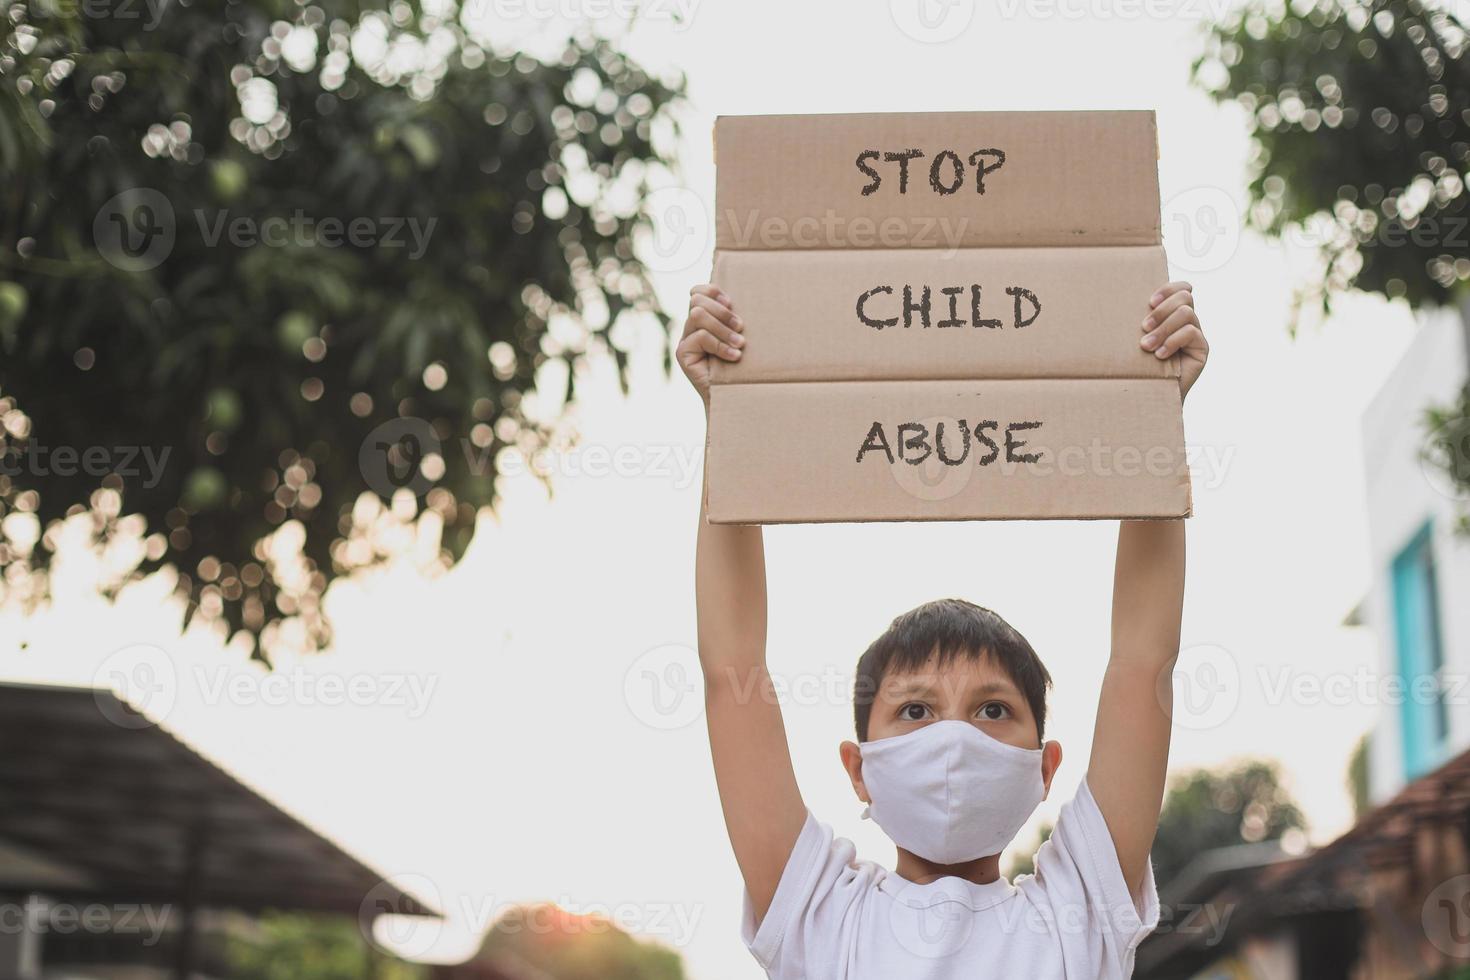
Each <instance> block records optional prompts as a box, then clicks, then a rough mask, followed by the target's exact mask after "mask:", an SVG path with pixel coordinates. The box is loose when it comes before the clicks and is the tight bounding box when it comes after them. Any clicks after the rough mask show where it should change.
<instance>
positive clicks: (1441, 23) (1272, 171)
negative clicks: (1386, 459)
mask: <svg viewBox="0 0 1470 980" xmlns="http://www.w3.org/2000/svg"><path fill="white" fill-rule="evenodd" d="M1194 77H1195V80H1196V82H1197V83H1198V84H1199V85H1201V86H1202V87H1203V88H1204V89H1205V90H1206V91H1208V92H1209V93H1210V94H1212V95H1213V96H1214V97H1215V98H1216V99H1217V100H1220V101H1227V100H1228V101H1234V102H1236V103H1237V104H1238V105H1239V106H1240V107H1241V108H1242V109H1243V110H1244V111H1245V113H1246V116H1247V119H1248V121H1249V126H1250V131H1251V137H1252V143H1253V157H1252V161H1251V166H1252V177H1251V182H1250V186H1249V196H1250V204H1251V207H1250V211H1249V221H1250V223H1251V224H1252V225H1253V226H1254V227H1256V228H1257V229H1258V230H1260V231H1262V232H1264V233H1266V234H1268V235H1273V236H1280V235H1283V234H1285V233H1286V232H1288V231H1292V232H1295V233H1297V234H1301V235H1305V236H1307V237H1308V240H1310V241H1315V242H1317V243H1318V246H1319V249H1320V258H1321V279H1320V281H1319V282H1316V283H1313V284H1311V286H1309V287H1308V288H1307V289H1306V290H1305V291H1304V292H1301V293H1298V295H1297V299H1296V306H1295V308H1294V310H1293V313H1292V320H1291V324H1292V329H1293V330H1295V329H1296V325H1297V323H1298V321H1299V316H1300V312H1301V307H1302V305H1303V304H1304V303H1305V302H1306V301H1308V300H1310V299H1315V300H1316V301H1317V303H1318V304H1319V305H1320V308H1321V311H1322V312H1323V313H1324V314H1325V313H1328V312H1330V311H1331V307H1332V300H1333V297H1334V296H1336V295H1338V294H1340V293H1342V292H1343V291H1345V290H1348V289H1354V288H1355V289H1360V290H1364V291H1367V292H1372V293H1378V294H1380V295H1383V296H1386V297H1388V298H1390V299H1398V298H1402V299H1404V300H1406V301H1407V302H1409V303H1410V304H1411V305H1412V306H1414V307H1416V308H1418V307H1421V306H1432V305H1447V304H1453V303H1456V302H1464V301H1466V298H1467V289H1466V282H1467V280H1470V194H1467V192H1466V188H1465V179H1466V178H1465V175H1466V174H1467V173H1470V113H1467V112H1466V111H1465V107H1466V106H1467V105H1470V35H1467V31H1466V28H1465V26H1464V25H1463V24H1462V23H1461V22H1460V21H1459V19H1458V18H1456V17H1455V15H1454V14H1453V13H1451V12H1449V11H1448V10H1446V9H1442V8H1440V7H1436V6H1432V5H1430V4H1427V3H1423V2H1420V0H1312V2H1308V3H1296V4H1287V3H1285V2H1284V0H1253V2H1251V3H1249V4H1247V5H1246V6H1245V7H1243V8H1238V9H1236V10H1235V11H1234V12H1233V13H1232V14H1230V15H1229V16H1228V17H1227V18H1226V19H1225V20H1224V21H1223V22H1221V23H1219V24H1216V25H1214V26H1213V27H1212V29H1211V32H1210V35H1209V39H1208V42H1207V45H1206V48H1205V51H1204V53H1203V54H1202V55H1201V57H1200V58H1199V59H1198V61H1197V62H1196V63H1195V66H1194ZM1462 315H1463V316H1465V318H1466V319H1465V322H1466V344H1467V352H1470V311H1467V312H1465V313H1462ZM1426 424H1427V427H1428V428H1429V429H1430V430H1431V438H1430V442H1429V445H1428V448H1427V455H1428V456H1429V457H1430V458H1431V459H1432V460H1433V461H1435V462H1437V463H1439V465H1441V466H1442V467H1444V468H1445V469H1446V471H1447V472H1448V473H1449V475H1450V476H1451V478H1452V479H1453V480H1454V481H1455V484H1456V485H1457V486H1458V487H1460V488H1463V489H1464V490H1465V491H1466V492H1470V384H1467V386H1466V388H1465V389H1464V391H1462V392H1461V395H1460V399H1459V402H1458V404H1453V405H1449V406H1442V407H1439V408H1436V409H1431V410H1430V412H1429V414H1428V415H1427V416H1426ZM1467 528H1470V525H1467Z"/></svg>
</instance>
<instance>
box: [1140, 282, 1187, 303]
mask: <svg viewBox="0 0 1470 980" xmlns="http://www.w3.org/2000/svg"><path fill="white" fill-rule="evenodd" d="M1179 292H1185V293H1192V292H1194V287H1193V286H1191V285H1190V284H1189V283H1187V282H1185V281H1183V280H1182V279H1181V280H1176V281H1175V282H1166V283H1164V284H1163V285H1162V286H1160V287H1159V288H1158V291H1156V292H1155V293H1154V294H1153V295H1152V296H1150V297H1149V298H1148V305H1149V306H1158V305H1159V304H1160V303H1162V302H1163V301H1164V300H1166V299H1168V298H1169V297H1170V296H1173V295H1174V294H1175V293H1179Z"/></svg>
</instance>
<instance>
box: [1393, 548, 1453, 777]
mask: <svg viewBox="0 0 1470 980" xmlns="http://www.w3.org/2000/svg"><path fill="white" fill-rule="evenodd" d="M1432 543H1433V541H1432V538H1431V536H1430V525H1428V524H1425V525H1424V527H1423V528H1421V529H1420V530H1419V533H1418V534H1416V535H1414V537H1413V539H1412V540H1411V541H1410V542H1409V543H1408V545H1407V546H1405V548H1404V550H1403V551H1401V552H1399V554H1398V556H1397V557H1396V558H1394V560H1393V617H1394V641H1395V645H1396V647H1397V649H1398V670H1399V676H1400V677H1401V678H1402V680H1403V682H1404V688H1403V701H1402V702H1401V707H1400V709H1399V710H1400V722H1401V727H1402V730H1403V744H1404V777H1405V778H1406V779H1414V778H1415V777H1418V776H1421V775H1423V774H1424V773H1425V772H1427V771H1429V770H1430V769H1433V768H1434V767H1435V766H1436V765H1438V764H1439V763H1440V761H1441V760H1442V758H1443V750H1444V744H1445V737H1446V736H1447V735H1448V734H1449V719H1448V717H1447V716H1446V714H1445V704H1444V697H1443V695H1442V694H1441V692H1440V688H1439V673H1440V670H1441V668H1442V667H1443V666H1444V656H1443V652H1442V651H1441V649H1440V629H1439V593H1438V590H1437V589H1436V583H1435V577H1434V551H1433V548H1432V547H1431V545H1432ZM1431 677H1432V678H1434V683H1433V685H1432V686H1431V684H1430V683H1429V678H1431Z"/></svg>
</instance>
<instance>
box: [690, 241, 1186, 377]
mask: <svg viewBox="0 0 1470 980" xmlns="http://www.w3.org/2000/svg"><path fill="white" fill-rule="evenodd" d="M1167 279H1168V263H1167V262H1166V261H1165V259H1164V250H1163V248H1161V247H1160V246H1158V245H1144V246H1122V247H1104V246H1099V247H1097V248H1027V249H1009V248H1003V249H981V248H977V249H961V250H959V251H955V252H944V251H933V250H918V249H891V250H889V249H884V250H868V251H862V250H849V251H810V252H791V251H785V252H779V251H752V252H746V251H738V250H737V251H727V252H717V253H716V255H715V266H714V280H713V281H714V283H715V284H716V285H717V286H719V287H720V288H722V289H724V290H725V291H726V292H727V293H728V294H729V295H730V296H731V297H732V299H733V300H734V303H735V307H736V310H737V312H738V313H739V314H740V317H741V319H742V320H744V321H745V327H744V332H745V336H746V339H747V340H748V344H747V346H746V349H745V352H744V354H743V356H742V357H741V359H740V360H739V361H738V362H734V363H726V362H719V361H717V362H716V363H715V364H714V370H713V374H712V381H713V382H714V383H715V384H746V383H752V382H764V381H811V380H826V381H843V380H870V379H875V378H954V379H960V378H1038V377H1052V378H1166V377H1177V376H1178V374H1179V367H1178V364H1177V363H1176V362H1174V361H1172V360H1169V361H1161V360H1159V359H1158V358H1157V357H1154V356H1153V355H1152V354H1150V353H1149V352H1148V351H1145V350H1143V349H1142V348H1141V347H1139V346H1138V341H1139V338H1140V337H1142V336H1143V331H1142V329H1141V321H1142V320H1143V318H1144V317H1145V316H1146V315H1147V314H1148V311H1149V306H1148V298H1149V296H1150V295H1151V294H1152V293H1153V291H1154V290H1155V289H1157V288H1158V287H1159V286H1160V285H1161V284H1162V283H1164V282H1165V281H1167ZM905 287H907V288H908V291H907V296H908V301H909V302H908V310H907V316H905V302H904V298H905ZM926 287H927V288H928V290H929V293H928V295H929V300H928V303H927V307H928V326H925V325H924V316H923V313H924V308H925V303H924V290H925V288H926ZM875 290H876V291H875ZM945 290H949V292H945ZM1008 290H1010V292H1008ZM977 299H978V304H977V303H976V300H977ZM860 314H861V315H860ZM864 317H866V320H865V319H864ZM888 321H892V322H888ZM906 322H907V325H905V324H906ZM1018 323H1019V324H1024V325H1022V326H1019V327H1018V326H1017V324H1018ZM884 324H886V325H884Z"/></svg>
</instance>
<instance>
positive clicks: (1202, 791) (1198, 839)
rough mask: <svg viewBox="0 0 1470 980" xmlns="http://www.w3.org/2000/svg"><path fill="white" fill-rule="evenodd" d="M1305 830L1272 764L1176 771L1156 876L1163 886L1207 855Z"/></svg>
mask: <svg viewBox="0 0 1470 980" xmlns="http://www.w3.org/2000/svg"><path fill="white" fill-rule="evenodd" d="M1305 827H1306V821H1305V819H1304V818H1303V816H1302V812H1301V809H1300V808H1299V807H1298V806H1297V805H1296V803H1295V801H1293V800H1292V798H1291V795H1290V794H1289V793H1288V792H1287V791H1286V789H1285V788H1284V787H1283V786H1282V785H1281V774H1280V771H1279V770H1278V769H1277V766H1276V763H1274V762H1267V761H1259V760H1256V761H1248V762H1242V763H1240V764H1238V765H1235V766H1232V767H1230V768H1226V769H1221V770H1218V771H1215V770H1209V769H1196V770H1192V771H1189V772H1184V773H1180V774H1178V775H1176V776H1174V777H1173V778H1172V779H1171V780H1170V783H1169V791H1168V792H1167V793H1166V794H1165V796H1164V808H1163V811H1162V813H1161V814H1160V815H1159V831H1158V835H1157V836H1156V837H1155V838H1154V847H1153V863H1154V876H1155V877H1156V879H1157V880H1158V881H1159V883H1160V884H1162V883H1164V882H1167V881H1169V880H1170V879H1172V878H1173V877H1174V876H1175V875H1177V874H1178V873H1179V872H1180V871H1182V870H1183V869H1184V866H1185V865H1187V864H1189V862H1190V861H1191V860H1193V859H1194V858H1195V857H1198V856H1199V855H1200V854H1202V853H1203V852H1205V851H1208V850H1211V849H1213V848H1217V847H1231V846H1233V845H1237V844H1256V843H1260V842H1261V841H1268V840H1279V839H1280V838H1281V837H1282V835H1284V834H1285V833H1286V832H1287V831H1289V830H1293V829H1295V830H1302V829H1304V828H1305Z"/></svg>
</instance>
